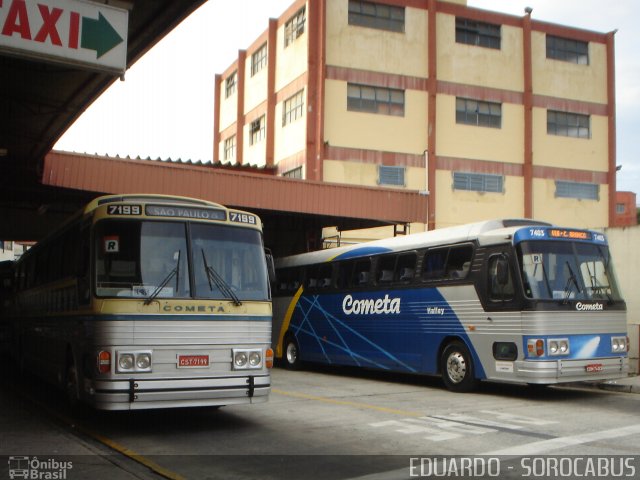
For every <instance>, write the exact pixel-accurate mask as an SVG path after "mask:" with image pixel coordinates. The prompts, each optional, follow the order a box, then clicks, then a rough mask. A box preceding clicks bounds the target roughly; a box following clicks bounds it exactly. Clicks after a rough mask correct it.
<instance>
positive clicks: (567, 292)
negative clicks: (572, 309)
mask: <svg viewBox="0 0 640 480" xmlns="http://www.w3.org/2000/svg"><path fill="white" fill-rule="evenodd" d="M565 265H566V266H567V268H568V269H569V278H567V284H566V285H565V287H564V301H563V303H567V302H568V301H569V296H570V295H571V283H573V284H574V285H575V286H576V291H577V292H578V293H581V292H582V290H581V289H580V285H578V279H577V278H576V276H575V274H574V273H573V269H572V268H571V265H570V264H569V260H567V261H566V262H565Z"/></svg>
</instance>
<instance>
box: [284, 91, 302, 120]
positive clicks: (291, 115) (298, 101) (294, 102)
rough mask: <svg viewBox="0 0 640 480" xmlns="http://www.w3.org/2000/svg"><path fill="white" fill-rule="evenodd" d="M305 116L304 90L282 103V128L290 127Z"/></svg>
mask: <svg viewBox="0 0 640 480" xmlns="http://www.w3.org/2000/svg"><path fill="white" fill-rule="evenodd" d="M303 115H304V88H303V89H302V90H299V91H298V92H296V93H294V94H293V95H291V96H290V97H289V98H287V99H286V100H285V101H284V102H283V103H282V126H283V127H284V126H286V125H289V124H290V123H293V122H295V121H296V120H298V119H300V118H302V117H303Z"/></svg>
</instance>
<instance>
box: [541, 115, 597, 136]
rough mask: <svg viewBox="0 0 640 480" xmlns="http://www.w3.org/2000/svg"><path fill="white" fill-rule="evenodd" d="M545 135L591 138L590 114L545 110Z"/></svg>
mask: <svg viewBox="0 0 640 480" xmlns="http://www.w3.org/2000/svg"><path fill="white" fill-rule="evenodd" d="M585 123H586V125H585ZM547 135H556V136H559V137H569V138H581V139H585V140H589V139H590V138H591V116H590V115H585V114H582V113H573V112H563V111H560V110H547Z"/></svg>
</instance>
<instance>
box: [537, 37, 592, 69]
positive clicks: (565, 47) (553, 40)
mask: <svg viewBox="0 0 640 480" xmlns="http://www.w3.org/2000/svg"><path fill="white" fill-rule="evenodd" d="M547 58H552V59H554V60H562V61H563V62H570V63H577V64H578V65H589V44H588V43H587V42H581V41H580V40H571V39H569V38H562V37H554V36H553V35H547Z"/></svg>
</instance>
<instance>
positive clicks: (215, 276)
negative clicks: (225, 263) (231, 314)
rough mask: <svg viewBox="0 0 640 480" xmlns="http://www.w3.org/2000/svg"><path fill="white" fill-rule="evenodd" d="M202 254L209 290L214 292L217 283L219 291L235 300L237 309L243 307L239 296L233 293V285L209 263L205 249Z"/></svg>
mask: <svg viewBox="0 0 640 480" xmlns="http://www.w3.org/2000/svg"><path fill="white" fill-rule="evenodd" d="M201 252H202V261H203V263H204V270H205V272H207V281H208V282H209V288H210V289H211V291H213V284H214V283H215V285H216V287H218V290H220V291H221V292H222V293H223V294H224V295H226V296H227V297H228V298H230V299H231V300H233V304H234V305H235V306H236V307H239V306H240V305H242V302H241V301H240V299H239V298H238V296H237V295H236V294H235V292H234V291H233V288H232V287H231V285H229V284H228V283H227V282H226V281H225V279H224V278H222V277H221V276H220V274H219V273H218V272H216V270H215V269H214V268H213V267H212V266H211V265H209V264H208V263H207V257H206V256H205V254H204V249H201Z"/></svg>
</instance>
